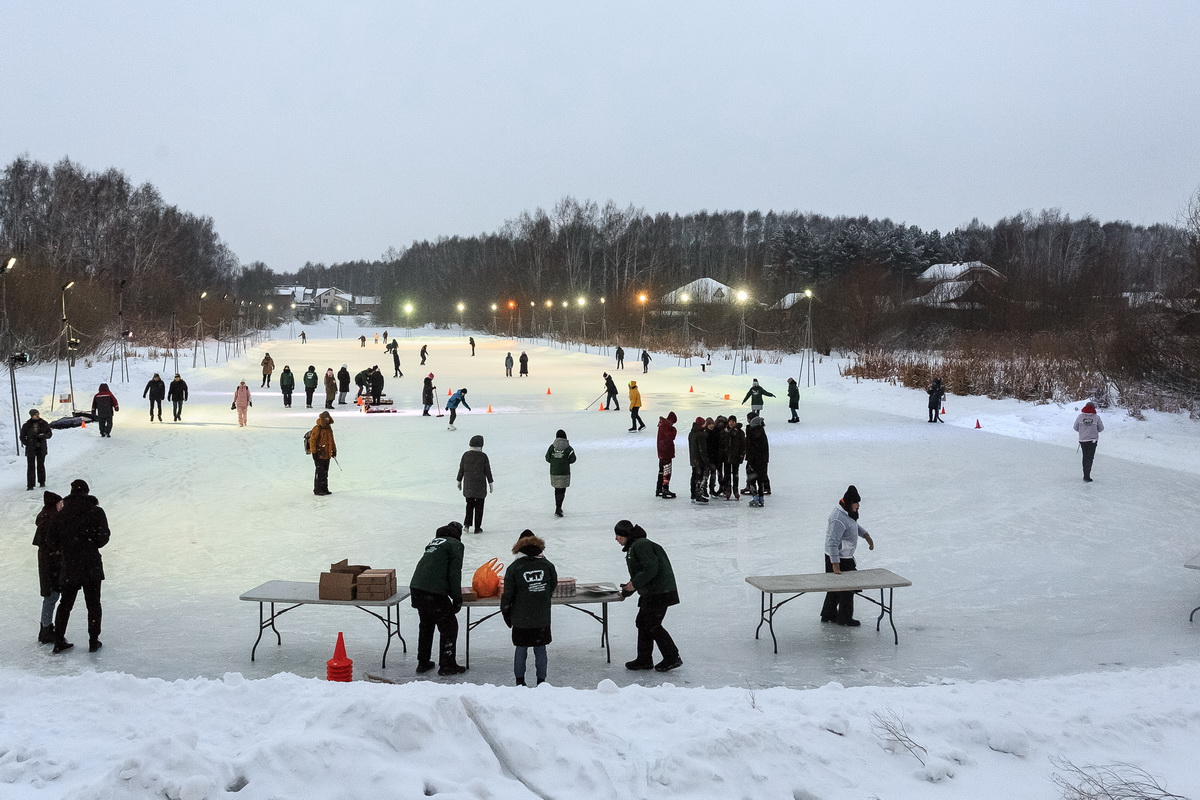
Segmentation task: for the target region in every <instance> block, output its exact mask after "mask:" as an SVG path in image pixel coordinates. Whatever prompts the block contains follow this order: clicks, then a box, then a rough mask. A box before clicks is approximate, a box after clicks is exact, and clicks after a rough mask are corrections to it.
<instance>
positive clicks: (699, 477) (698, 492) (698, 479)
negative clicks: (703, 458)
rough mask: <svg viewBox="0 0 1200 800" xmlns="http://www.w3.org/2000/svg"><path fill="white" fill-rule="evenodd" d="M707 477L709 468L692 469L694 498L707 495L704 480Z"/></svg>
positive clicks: (694, 467)
mask: <svg viewBox="0 0 1200 800" xmlns="http://www.w3.org/2000/svg"><path fill="white" fill-rule="evenodd" d="M707 475H708V467H704V466H700V467H696V466H693V467H692V497H701V496H703V495H704V494H705V491H704V478H705V476H707Z"/></svg>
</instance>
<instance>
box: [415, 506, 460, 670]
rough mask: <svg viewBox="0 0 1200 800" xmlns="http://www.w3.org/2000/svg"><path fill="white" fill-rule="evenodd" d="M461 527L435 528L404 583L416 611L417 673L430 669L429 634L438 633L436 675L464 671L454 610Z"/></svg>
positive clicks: (457, 605)
mask: <svg viewBox="0 0 1200 800" xmlns="http://www.w3.org/2000/svg"><path fill="white" fill-rule="evenodd" d="M462 565H463V545H462V525H460V524H459V523H457V522H450V523H448V524H446V525H443V526H442V527H440V528H438V529H437V533H436V534H435V535H434V538H433V541H431V542H430V543H429V544H427V545H425V552H424V553H423V554H422V555H421V559H420V561H418V562H417V566H416V568H415V569H414V570H413V576H412V578H411V579H410V580H409V582H408V592H409V598H410V601H411V602H412V607H413V608H415V609H416V610H417V616H418V617H419V618H420V623H419V624H418V628H417V674H418V675H420V674H422V673H425V672H429V670H431V669H433V668H434V666H435V665H434V663H433V632H434V630H435V629H436V630H437V631H438V633H439V634H440V639H441V641H440V642H439V645H440V646H439V653H438V662H439V663H438V665H437V666H439V667H440V668H439V669H438V675H461V674H462V673H464V672H466V671H467V668H466V667H464V666H462V665H460V664H459V663H458V660H457V650H458V617H457V616H456V615H457V614H458V611H459V609H460V608H462Z"/></svg>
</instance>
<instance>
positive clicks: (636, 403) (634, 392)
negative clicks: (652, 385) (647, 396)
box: [629, 381, 642, 408]
mask: <svg viewBox="0 0 1200 800" xmlns="http://www.w3.org/2000/svg"><path fill="white" fill-rule="evenodd" d="M629 407H630V408H641V407H642V393H641V392H640V391H638V386H637V381H630V382H629Z"/></svg>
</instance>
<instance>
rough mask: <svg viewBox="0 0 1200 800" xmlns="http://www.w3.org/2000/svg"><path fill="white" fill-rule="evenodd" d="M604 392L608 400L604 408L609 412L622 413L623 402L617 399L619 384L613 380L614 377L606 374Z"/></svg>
mask: <svg viewBox="0 0 1200 800" xmlns="http://www.w3.org/2000/svg"><path fill="white" fill-rule="evenodd" d="M604 392H605V394H607V396H608V399H607V400H606V401H605V405H604V407H605V408H606V409H608V410H609V411H620V410H621V401H620V400H618V399H617V384H616V382H615V381H614V380H613V377H612V375H609V374H608V373H607V372H606V373H604Z"/></svg>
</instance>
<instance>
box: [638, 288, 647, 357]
mask: <svg viewBox="0 0 1200 800" xmlns="http://www.w3.org/2000/svg"><path fill="white" fill-rule="evenodd" d="M646 299H647V298H646V295H645V294H639V295H638V298H637V301H638V304H639V305H641V307H642V328H641V331H639V332H638V348H639V349H641V350H645V349H646Z"/></svg>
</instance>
